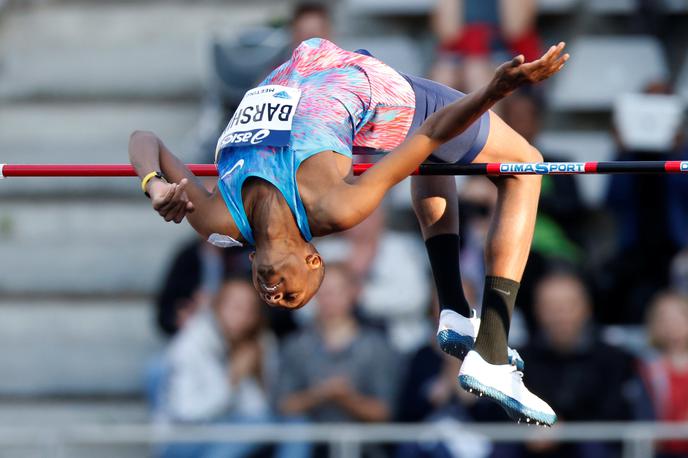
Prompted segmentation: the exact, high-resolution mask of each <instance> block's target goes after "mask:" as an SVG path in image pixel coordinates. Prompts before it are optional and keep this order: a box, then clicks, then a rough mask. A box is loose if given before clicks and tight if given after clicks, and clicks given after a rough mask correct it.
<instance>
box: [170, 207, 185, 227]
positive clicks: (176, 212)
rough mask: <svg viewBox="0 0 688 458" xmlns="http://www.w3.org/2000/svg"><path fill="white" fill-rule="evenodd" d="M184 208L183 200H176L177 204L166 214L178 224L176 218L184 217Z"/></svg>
mask: <svg viewBox="0 0 688 458" xmlns="http://www.w3.org/2000/svg"><path fill="white" fill-rule="evenodd" d="M184 208H185V204H184V202H177V205H176V206H175V207H174V208H173V209H172V210H171V211H170V212H169V214H168V217H169V221H174V222H175V223H177V224H178V223H179V221H177V220H178V219H179V220H180V221H181V219H182V218H184Z"/></svg>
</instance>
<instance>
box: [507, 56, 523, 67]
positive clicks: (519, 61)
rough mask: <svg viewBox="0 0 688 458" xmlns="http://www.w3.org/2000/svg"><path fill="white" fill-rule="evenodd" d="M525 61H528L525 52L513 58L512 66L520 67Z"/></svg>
mask: <svg viewBox="0 0 688 458" xmlns="http://www.w3.org/2000/svg"><path fill="white" fill-rule="evenodd" d="M525 61H526V58H525V57H524V56H523V54H519V55H518V56H516V57H514V58H513V59H511V66H512V67H518V66H519V65H523V63H524V62H525Z"/></svg>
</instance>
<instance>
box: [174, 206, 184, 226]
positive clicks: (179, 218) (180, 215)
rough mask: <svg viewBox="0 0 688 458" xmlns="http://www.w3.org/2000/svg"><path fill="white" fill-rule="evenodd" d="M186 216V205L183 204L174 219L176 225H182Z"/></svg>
mask: <svg viewBox="0 0 688 458" xmlns="http://www.w3.org/2000/svg"><path fill="white" fill-rule="evenodd" d="M185 216H186V203H182V205H181V206H180V207H179V210H178V211H177V214H176V215H175V217H174V222H175V224H179V223H181V222H182V221H183V220H184V217H185Z"/></svg>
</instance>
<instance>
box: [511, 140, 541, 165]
mask: <svg viewBox="0 0 688 458" xmlns="http://www.w3.org/2000/svg"><path fill="white" fill-rule="evenodd" d="M524 143H525V144H524V145H523V146H522V147H521V148H519V149H518V152H517V154H516V161H515V162H542V161H543V160H544V159H543V157H542V153H540V150H538V149H537V148H535V147H534V146H533V145H531V144H530V143H527V142H524Z"/></svg>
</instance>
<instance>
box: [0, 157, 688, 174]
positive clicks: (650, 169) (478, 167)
mask: <svg viewBox="0 0 688 458" xmlns="http://www.w3.org/2000/svg"><path fill="white" fill-rule="evenodd" d="M373 165H374V164H354V166H353V168H354V174H355V175H360V174H362V173H363V172H365V171H366V170H368V169H369V168H370V167H372V166H373ZM188 167H189V169H191V171H192V172H193V173H194V174H195V175H197V176H217V168H216V167H215V165H214V164H189V165H188ZM614 173H630V174H636V173H654V174H662V173H684V174H688V161H610V162H523V163H507V162H501V163H500V162H492V163H481V164H465V165H464V164H422V165H421V166H420V167H418V169H416V170H415V171H414V172H413V173H412V175H490V176H496V175H577V174H580V175H595V174H614ZM127 176H136V172H135V171H134V168H133V167H132V166H131V165H128V164H0V178H8V177H127Z"/></svg>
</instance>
